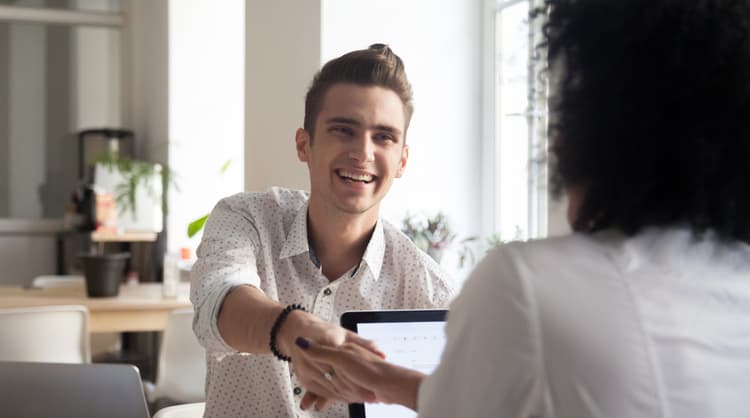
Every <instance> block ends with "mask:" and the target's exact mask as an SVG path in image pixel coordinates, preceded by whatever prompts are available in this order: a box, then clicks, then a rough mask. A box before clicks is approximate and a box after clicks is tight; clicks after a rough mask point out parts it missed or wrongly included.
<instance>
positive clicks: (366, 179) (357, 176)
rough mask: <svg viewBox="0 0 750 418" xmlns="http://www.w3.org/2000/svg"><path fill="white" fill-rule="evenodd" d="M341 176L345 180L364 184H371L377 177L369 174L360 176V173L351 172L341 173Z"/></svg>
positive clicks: (342, 171)
mask: <svg viewBox="0 0 750 418" xmlns="http://www.w3.org/2000/svg"><path fill="white" fill-rule="evenodd" d="M339 175H340V176H341V177H343V178H345V179H349V180H353V181H361V182H363V183H369V182H371V181H372V180H373V179H374V178H375V177H374V176H371V175H369V174H358V173H352V172H351V171H344V170H341V171H339Z"/></svg>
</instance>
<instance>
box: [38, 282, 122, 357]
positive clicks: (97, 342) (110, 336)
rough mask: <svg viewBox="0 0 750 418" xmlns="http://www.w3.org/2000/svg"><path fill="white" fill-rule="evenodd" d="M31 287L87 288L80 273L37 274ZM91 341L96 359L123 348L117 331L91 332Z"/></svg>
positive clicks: (92, 353) (92, 352)
mask: <svg viewBox="0 0 750 418" xmlns="http://www.w3.org/2000/svg"><path fill="white" fill-rule="evenodd" d="M31 287H33V288H38V289H61V288H74V289H85V288H86V278H85V277H84V276H79V275H46V276H37V277H34V279H33V280H32V281H31ZM84 291H85V290H84ZM89 341H90V344H91V355H92V356H93V357H94V358H95V359H96V358H98V357H101V356H106V355H109V356H111V355H112V353H116V352H119V351H120V350H121V349H122V338H121V335H120V334H119V333H116V332H97V333H94V334H91V336H90V339H89Z"/></svg>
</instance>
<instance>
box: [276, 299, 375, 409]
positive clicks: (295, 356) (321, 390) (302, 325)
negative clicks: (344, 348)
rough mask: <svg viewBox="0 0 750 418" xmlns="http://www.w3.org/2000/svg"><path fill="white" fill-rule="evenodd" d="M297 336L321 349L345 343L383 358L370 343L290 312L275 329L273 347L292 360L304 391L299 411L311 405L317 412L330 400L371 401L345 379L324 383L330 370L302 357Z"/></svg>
mask: <svg viewBox="0 0 750 418" xmlns="http://www.w3.org/2000/svg"><path fill="white" fill-rule="evenodd" d="M299 336H302V337H304V338H305V339H306V340H307V341H314V342H315V343H316V344H319V345H322V346H329V347H338V346H340V345H342V344H345V343H346V344H352V345H356V346H357V347H360V348H361V349H362V350H364V351H366V352H368V353H369V354H370V355H373V356H375V357H378V358H383V357H384V355H383V353H382V352H381V351H380V350H378V348H377V346H376V345H375V344H374V343H373V342H372V341H370V340H366V339H364V338H362V337H360V336H358V335H357V334H355V333H353V332H351V331H349V330H346V329H344V328H342V327H340V326H337V325H335V324H331V323H329V322H325V321H323V320H321V319H319V318H318V317H316V316H315V315H312V314H309V313H307V312H304V311H300V310H295V311H292V312H291V313H290V314H289V316H288V317H287V318H286V320H285V321H284V323H283V324H282V325H281V328H280V329H279V333H278V335H277V337H276V346H277V347H278V348H279V350H280V351H281V353H282V354H284V355H287V356H289V357H291V358H292V366H293V368H294V373H295V374H296V375H297V379H298V380H299V381H300V383H301V384H302V385H303V386H304V387H305V388H306V389H307V390H308V392H307V393H306V394H305V396H304V397H303V399H302V408H303V409H306V408H308V407H310V406H312V405H315V408H316V409H319V410H320V409H323V408H324V407H326V406H327V405H328V404H329V403H330V402H331V401H333V400H342V401H349V400H350V399H366V400H368V401H370V402H371V401H374V400H375V396H374V395H373V393H372V392H370V391H369V390H366V389H364V388H362V387H361V386H359V385H357V384H354V383H353V382H351V381H350V380H349V379H347V378H346V377H343V378H336V379H331V380H328V379H327V378H326V377H325V376H326V373H328V372H330V368H329V367H327V366H326V365H325V364H321V363H320V362H318V361H315V360H313V359H312V358H310V357H309V356H307V355H305V354H306V353H305V351H304V350H303V349H301V348H300V347H298V346H297V345H296V344H295V340H296V338H297V337H299Z"/></svg>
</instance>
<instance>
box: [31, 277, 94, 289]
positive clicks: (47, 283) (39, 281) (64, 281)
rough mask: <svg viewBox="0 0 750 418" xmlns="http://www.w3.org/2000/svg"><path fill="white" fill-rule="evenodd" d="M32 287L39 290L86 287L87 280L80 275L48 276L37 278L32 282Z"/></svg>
mask: <svg viewBox="0 0 750 418" xmlns="http://www.w3.org/2000/svg"><path fill="white" fill-rule="evenodd" d="M31 287H35V288H39V289H49V288H59V287H80V288H84V287H86V279H85V278H84V277H83V276H78V275H59V276H57V275H47V276H36V277H34V279H33V280H32V281H31Z"/></svg>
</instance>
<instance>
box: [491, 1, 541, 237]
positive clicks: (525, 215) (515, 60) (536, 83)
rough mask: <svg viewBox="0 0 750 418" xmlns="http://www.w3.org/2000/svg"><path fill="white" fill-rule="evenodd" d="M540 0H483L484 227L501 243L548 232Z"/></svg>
mask: <svg viewBox="0 0 750 418" xmlns="http://www.w3.org/2000/svg"><path fill="white" fill-rule="evenodd" d="M538 4H540V0H486V3H485V36H484V40H485V43H484V45H485V47H484V48H485V49H484V53H485V57H486V63H485V69H484V79H485V88H484V92H485V93H484V94H485V96H486V97H485V98H484V109H485V118H484V119H485V125H484V131H485V134H484V146H483V165H484V184H483V192H484V193H483V195H484V196H486V198H485V202H484V208H483V211H484V219H483V221H484V224H485V225H486V226H487V227H489V228H491V230H492V231H494V232H495V234H496V237H497V238H499V239H500V240H503V241H507V240H518V239H520V240H525V239H529V238H538V237H544V236H546V234H547V167H546V162H545V161H544V158H543V157H544V154H545V150H546V146H547V139H546V129H547V119H546V115H547V105H546V96H547V83H546V80H545V79H544V73H543V72H541V71H540V70H541V69H542V68H543V67H544V61H543V59H542V58H541V57H542V56H543V55H542V54H543V52H542V51H540V50H539V48H538V47H537V45H538V44H539V42H540V40H541V22H540V21H541V19H535V20H533V21H531V22H530V20H529V11H530V10H532V9H533V8H534V7H537V5H538Z"/></svg>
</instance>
